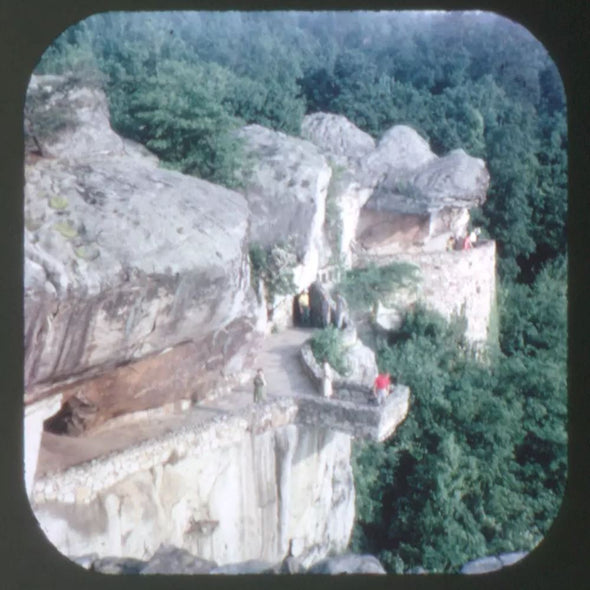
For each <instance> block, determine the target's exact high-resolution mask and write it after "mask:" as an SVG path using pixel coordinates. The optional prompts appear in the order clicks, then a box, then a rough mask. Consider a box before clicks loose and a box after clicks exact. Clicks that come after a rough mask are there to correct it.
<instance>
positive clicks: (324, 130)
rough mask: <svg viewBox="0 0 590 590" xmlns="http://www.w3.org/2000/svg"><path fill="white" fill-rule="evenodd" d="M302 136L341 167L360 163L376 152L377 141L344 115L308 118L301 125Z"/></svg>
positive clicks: (322, 115)
mask: <svg viewBox="0 0 590 590" xmlns="http://www.w3.org/2000/svg"><path fill="white" fill-rule="evenodd" d="M301 135H302V136H303V137H304V138H305V139H308V140H309V141H311V142H312V143H313V144H315V145H316V146H318V147H319V148H320V150H321V151H322V153H324V154H326V155H327V156H328V157H329V158H330V159H332V160H334V161H336V162H338V163H341V164H343V163H345V162H346V163H348V164H351V163H352V164H354V163H357V164H358V163H359V161H360V160H361V159H363V158H364V157H365V156H367V155H368V154H370V153H371V152H373V151H374V150H375V140H374V139H373V138H372V137H371V136H370V135H369V134H368V133H365V132H364V131H361V130H360V129H359V128H358V127H356V125H354V124H353V123H351V122H350V121H349V120H348V119H347V118H346V117H344V116H342V115H334V114H332V113H313V114H312V115H306V116H305V117H304V118H303V122H302V123H301Z"/></svg>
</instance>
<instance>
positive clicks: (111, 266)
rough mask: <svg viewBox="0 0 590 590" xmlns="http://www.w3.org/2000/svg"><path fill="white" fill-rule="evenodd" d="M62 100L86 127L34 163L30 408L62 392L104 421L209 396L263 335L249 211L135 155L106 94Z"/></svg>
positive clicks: (30, 182) (234, 198)
mask: <svg viewBox="0 0 590 590" xmlns="http://www.w3.org/2000/svg"><path fill="white" fill-rule="evenodd" d="M33 80H34V84H33V85H32V86H31V92H34V91H35V90H39V89H40V88H43V87H44V86H43V84H44V83H43V82H41V81H39V80H38V79H35V78H33ZM52 83H54V82H53V81H52ZM64 92H66V94H67V96H66V98H67V100H70V101H71V103H72V105H73V106H74V107H75V110H74V114H75V115H77V116H79V117H80V120H79V121H78V122H77V123H76V125H77V126H75V127H74V128H73V129H69V130H68V132H67V133H66V137H65V138H63V137H61V136H60V138H59V140H56V141H55V142H53V143H51V142H50V143H48V145H47V146H44V147H43V151H44V152H45V153H50V154H51V156H52V157H51V158H42V159H39V160H37V161H34V162H32V163H30V164H28V165H27V168H26V186H25V212H26V213H25V217H26V220H25V318H26V319H25V351H26V352H25V388H26V392H27V399H30V400H32V399H37V398H40V397H42V396H44V395H47V394H48V393H51V392H53V391H58V390H59V391H61V392H63V395H64V401H66V402H67V401H68V400H69V399H70V398H71V397H73V396H76V397H77V398H78V399H79V400H82V401H84V402H85V403H89V404H92V405H94V406H96V407H98V408H100V409H99V411H98V412H97V413H96V415H95V416H93V418H92V421H93V424H99V423H101V422H104V421H105V420H107V419H109V418H111V417H113V416H116V415H119V414H122V413H125V412H128V411H131V410H137V409H145V408H149V407H155V406H159V405H163V404H165V403H167V402H171V401H176V400H179V399H183V398H184V399H186V398H193V399H201V398H203V397H206V396H210V395H212V394H213V393H214V392H215V391H216V389H218V388H222V387H223V386H224V384H225V382H226V381H227V380H228V379H231V377H235V376H236V375H237V374H239V372H240V370H241V368H242V366H243V365H244V362H245V360H246V357H247V354H248V346H247V344H248V341H249V339H253V340H254V339H255V338H254V337H255V334H256V332H255V324H256V305H257V303H256V299H255V297H254V293H253V292H252V289H251V288H250V272H249V266H248V253H247V239H248V234H247V230H248V205H247V203H246V201H245V199H244V198H243V197H242V196H241V195H240V194H238V193H235V192H232V191H229V190H227V189H225V188H223V187H220V186H216V185H212V184H210V183H207V182H204V181H202V180H199V179H197V178H192V177H187V176H184V175H182V174H179V173H177V172H172V171H167V170H163V169H159V168H157V167H156V165H155V164H154V159H153V158H152V157H148V158H145V157H143V156H141V155H138V151H136V152H134V153H133V154H132V155H129V154H128V153H127V151H126V147H125V144H124V142H122V141H121V140H119V139H118V138H117V136H116V135H115V134H114V133H113V132H112V130H111V129H110V127H109V126H108V119H107V115H106V111H105V108H106V105H105V104H104V100H99V98H100V96H101V95H100V94H98V93H97V92H96V91H86V90H84V91H79V90H78V89H73V90H66V91H64ZM68 93H69V94H68ZM66 98H64V97H63V96H62V97H61V100H66ZM102 98H103V99H104V97H102ZM51 104H52V103H51V102H50V103H49V105H50V106H51ZM90 136H91V137H92V138H94V141H93V142H91V141H90V140H89V139H88V138H89V137H90Z"/></svg>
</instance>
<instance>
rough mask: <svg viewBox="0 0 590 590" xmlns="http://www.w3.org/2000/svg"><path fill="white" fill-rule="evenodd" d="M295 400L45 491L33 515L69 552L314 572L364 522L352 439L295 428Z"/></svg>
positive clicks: (175, 438) (99, 465)
mask: <svg viewBox="0 0 590 590" xmlns="http://www.w3.org/2000/svg"><path fill="white" fill-rule="evenodd" d="M293 411H294V406H293V405H291V404H290V403H289V402H288V401H285V402H283V403H282V406H281V407H279V408H277V407H274V408H273V409H269V408H267V409H266V410H264V409H259V410H258V414H252V415H246V416H241V417H235V416H234V417H231V418H228V419H224V420H219V421H218V423H216V424H211V423H209V425H208V426H207V427H206V428H205V429H202V430H199V429H198V428H194V429H187V430H185V431H183V432H178V433H175V434H174V435H171V436H169V437H167V438H165V439H162V440H159V441H153V440H152V441H149V442H148V443H146V444H144V445H141V446H139V447H137V448H134V449H127V450H126V451H124V452H122V453H119V454H118V455H117V456H113V457H110V458H108V460H105V459H100V460H97V461H94V462H91V463H88V464H85V465H84V466H80V467H74V468H71V469H70V470H68V471H66V472H64V473H60V474H54V475H48V476H46V477H45V478H44V479H42V480H40V481H39V482H38V483H37V487H36V489H35V496H34V502H35V503H34V509H35V515H36V517H37V519H38V520H39V523H40V525H41V527H42V529H43V530H44V532H45V534H46V535H47V537H48V539H49V540H50V541H51V542H52V543H53V544H54V545H55V546H56V547H57V548H58V549H59V550H60V551H61V552H62V553H64V554H66V555H69V556H78V555H84V554H88V553H96V554H98V555H99V556H106V555H110V556H125V557H135V558H138V559H149V558H150V557H151V555H152V554H153V553H154V552H155V551H156V549H157V548H158V547H159V545H160V544H161V543H166V544H172V545H175V546H178V547H183V548H184V549H186V550H188V551H190V552H191V553H193V554H194V555H198V556H199V557H201V558H205V559H210V560H213V561H215V562H217V563H218V564H227V563H235V562H241V561H246V560H249V559H262V560H266V561H269V562H274V561H278V560H280V559H282V558H283V557H284V556H285V554H286V552H287V550H288V543H289V541H290V540H291V539H296V540H297V543H298V545H299V546H301V547H305V552H304V555H302V560H303V561H304V563H308V564H311V563H312V562H313V561H317V560H318V559H321V558H322V557H325V556H326V555H327V554H328V553H331V552H341V551H343V550H344V549H345V548H346V546H347V544H348V541H349V537H350V532H351V529H352V524H353V518H354V484H353V478H352V470H351V467H350V437H349V436H348V435H345V434H340V433H336V432H334V431H331V430H328V429H326V428H313V427H308V426H302V425H295V424H291V423H289V422H290V420H291V419H292V418H293Z"/></svg>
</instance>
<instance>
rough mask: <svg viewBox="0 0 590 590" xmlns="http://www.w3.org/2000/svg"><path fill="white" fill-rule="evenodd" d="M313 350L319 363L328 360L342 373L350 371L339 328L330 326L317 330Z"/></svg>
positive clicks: (312, 342)
mask: <svg viewBox="0 0 590 590" xmlns="http://www.w3.org/2000/svg"><path fill="white" fill-rule="evenodd" d="M311 350H312V352H313V355H314V357H315V359H316V361H317V362H318V363H320V364H322V363H324V362H325V361H328V363H329V364H330V366H331V367H332V368H333V369H335V370H336V371H338V373H340V374H341V375H343V376H346V375H347V374H348V373H349V371H350V369H349V367H348V365H347V364H346V358H345V346H344V342H343V339H342V331H341V330H339V329H338V328H336V327H334V326H328V327H327V328H324V329H323V330H320V331H319V332H316V334H314V336H313V338H312V339H311Z"/></svg>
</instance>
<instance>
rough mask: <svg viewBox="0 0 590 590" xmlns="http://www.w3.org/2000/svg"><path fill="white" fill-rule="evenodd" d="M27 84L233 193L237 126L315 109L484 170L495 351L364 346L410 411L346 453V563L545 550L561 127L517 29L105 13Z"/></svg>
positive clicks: (555, 474) (549, 71)
mask: <svg viewBox="0 0 590 590" xmlns="http://www.w3.org/2000/svg"><path fill="white" fill-rule="evenodd" d="M36 73H39V74H69V75H72V76H73V77H74V78H75V79H80V80H82V81H84V82H85V83H86V84H92V85H97V86H100V87H101V88H103V89H104V91H105V93H106V95H107V98H108V101H109V108H110V115H111V122H112V125H113V127H114V129H115V130H116V131H117V132H118V133H120V134H121V135H124V136H126V137H129V138H131V139H134V140H136V141H139V142H141V143H142V144H144V145H145V146H147V147H148V148H149V149H150V150H152V151H153V152H154V153H156V154H157V155H158V156H159V158H160V159H161V161H162V162H163V163H164V165H166V166H168V167H170V168H173V169H177V170H180V171H182V172H185V173H187V174H194V175H197V176H199V177H202V178H205V179H208V180H211V181H213V182H217V183H221V184H224V185H226V186H230V187H238V186H239V182H240V181H239V178H240V175H239V173H238V172H239V170H240V168H241V167H242V166H243V165H244V162H243V156H242V151H241V146H240V143H239V140H238V139H237V137H236V134H235V131H236V130H237V129H238V128H239V127H240V126H242V125H244V124H249V123H258V124H261V125H265V126H268V127H271V128H273V129H276V130H280V131H284V132H286V133H289V134H292V135H298V134H299V133H300V126H301V121H302V118H303V117H304V115H306V114H308V113H313V112H317V111H324V112H331V113H338V114H342V115H344V116H346V117H347V118H348V119H349V120H350V121H352V122H353V123H354V124H355V125H357V126H358V127H360V128H361V129H363V130H364V131H366V132H368V133H369V134H371V135H372V136H373V137H374V138H376V139H378V138H379V137H380V136H381V135H382V134H383V132H384V131H386V130H387V129H388V128H390V127H391V126H393V125H395V124H407V125H410V126H411V127H413V128H414V129H416V130H417V131H418V132H419V133H420V134H421V135H422V136H423V137H424V138H426V139H427V140H428V141H429V143H430V145H431V147H432V149H433V151H434V152H435V153H436V154H438V155H443V154H445V153H447V152H449V151H450V150H453V149H456V148H463V149H464V150H465V151H466V152H467V153H469V154H470V155H473V156H477V157H480V158H483V159H484V160H485V161H486V163H487V166H488V170H489V172H490V177H491V184H490V189H489V192H488V199H487V201H486V203H485V204H484V205H483V206H482V207H481V208H480V209H477V210H472V211H471V215H472V219H473V221H474V223H476V224H477V225H479V226H481V227H482V228H483V231H484V236H485V237H490V238H492V239H494V240H496V242H497V248H498V275H499V277H498V291H499V295H498V304H497V323H498V334H499V338H498V345H497V346H494V347H492V348H491V350H490V353H489V355H488V356H489V358H488V359H487V362H485V363H483V362H481V361H480V360H478V358H477V357H476V355H474V353H473V352H472V351H471V350H470V349H469V347H468V345H467V344H466V343H465V341H464V336H463V331H462V326H461V322H460V321H456V322H450V323H449V322H446V321H444V320H443V319H442V318H441V317H439V316H437V315H436V314H435V313H433V312H432V311H430V310H428V309H420V308H418V309H415V310H413V311H412V312H411V313H408V314H407V316H406V317H405V320H404V323H403V326H402V329H401V330H400V331H399V332H398V333H397V334H396V335H395V338H392V339H390V340H389V341H384V342H380V343H379V344H378V351H377V352H378V362H379V365H380V367H381V368H383V369H385V370H388V371H390V372H391V373H392V374H393V375H395V377H396V378H397V379H398V381H400V382H403V383H405V384H407V385H409V387H410V388H411V391H412V400H411V407H410V411H409V414H408V417H407V419H406V420H405V422H404V423H402V425H401V426H400V427H399V428H398V431H397V432H396V435H395V436H394V437H393V438H392V439H390V440H389V441H387V442H386V443H382V444H363V445H361V444H357V445H356V446H355V447H354V471H355V482H356V490H357V522H356V525H355V529H354V532H353V539H352V543H351V549H352V550H354V551H357V552H367V553H373V554H374V555H376V556H377V557H378V558H379V559H380V560H381V561H382V563H383V564H384V566H385V567H386V569H387V570H388V571H391V572H408V571H413V570H414V569H415V568H418V567H420V568H424V569H425V570H427V571H430V572H454V571H457V570H458V569H459V568H460V567H461V565H462V564H463V563H465V562H466V561H468V560H470V559H475V558H477V557H482V556H484V555H492V554H498V553H502V552H507V551H527V550H530V549H532V548H533V547H534V546H535V545H536V544H537V543H539V542H540V541H541V540H542V538H543V537H544V535H546V533H547V532H548V530H549V528H550V526H551V523H552V521H553V520H554V518H555V517H556V515H557V512H558V510H559V506H560V503H561V499H562V496H563V493H564V488H565V481H566V474H567V462H566V453H567V433H566V420H567V411H566V406H567V381H566V374H567V370H566V369H567V366H566V365H567V344H566V341H567V311H566V310H567V252H566V227H565V222H566V211H567V128H566V104H565V94H564V89H563V86H562V83H561V78H560V76H559V73H558V70H557V68H556V66H555V64H554V63H553V61H552V60H551V57H550V55H548V53H547V51H546V50H545V48H544V47H543V46H542V45H541V44H540V43H539V42H538V41H537V40H536V39H535V38H534V37H533V36H532V35H531V34H530V33H528V31H527V30H526V29H524V28H523V27H521V26H520V25H517V24H515V23H513V22H511V21H509V20H506V19H504V18H501V17H498V16H495V15H492V14H485V13H472V12H448V13H445V12H435V13H418V12H388V13H370V12H357V13H350V12H341V13H326V12H317V13H314V12H309V13H304V12H301V13H298V12H268V13H260V12H259V13H256V12H252V13H239V12H229V13H214V12H194V13H173V12H171V13H136V14H132V13H106V14H101V15H96V16H93V17H91V18H89V19H87V20H85V21H83V22H81V23H79V24H77V25H76V26H74V27H71V28H70V29H68V30H67V31H65V32H64V33H63V34H62V35H61V36H60V37H58V38H57V39H56V40H55V42H54V43H53V44H52V45H51V46H50V47H49V48H48V50H47V51H46V52H45V53H44V55H43V56H42V58H41V60H40V62H39V63H38V66H37V69H36Z"/></svg>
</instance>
